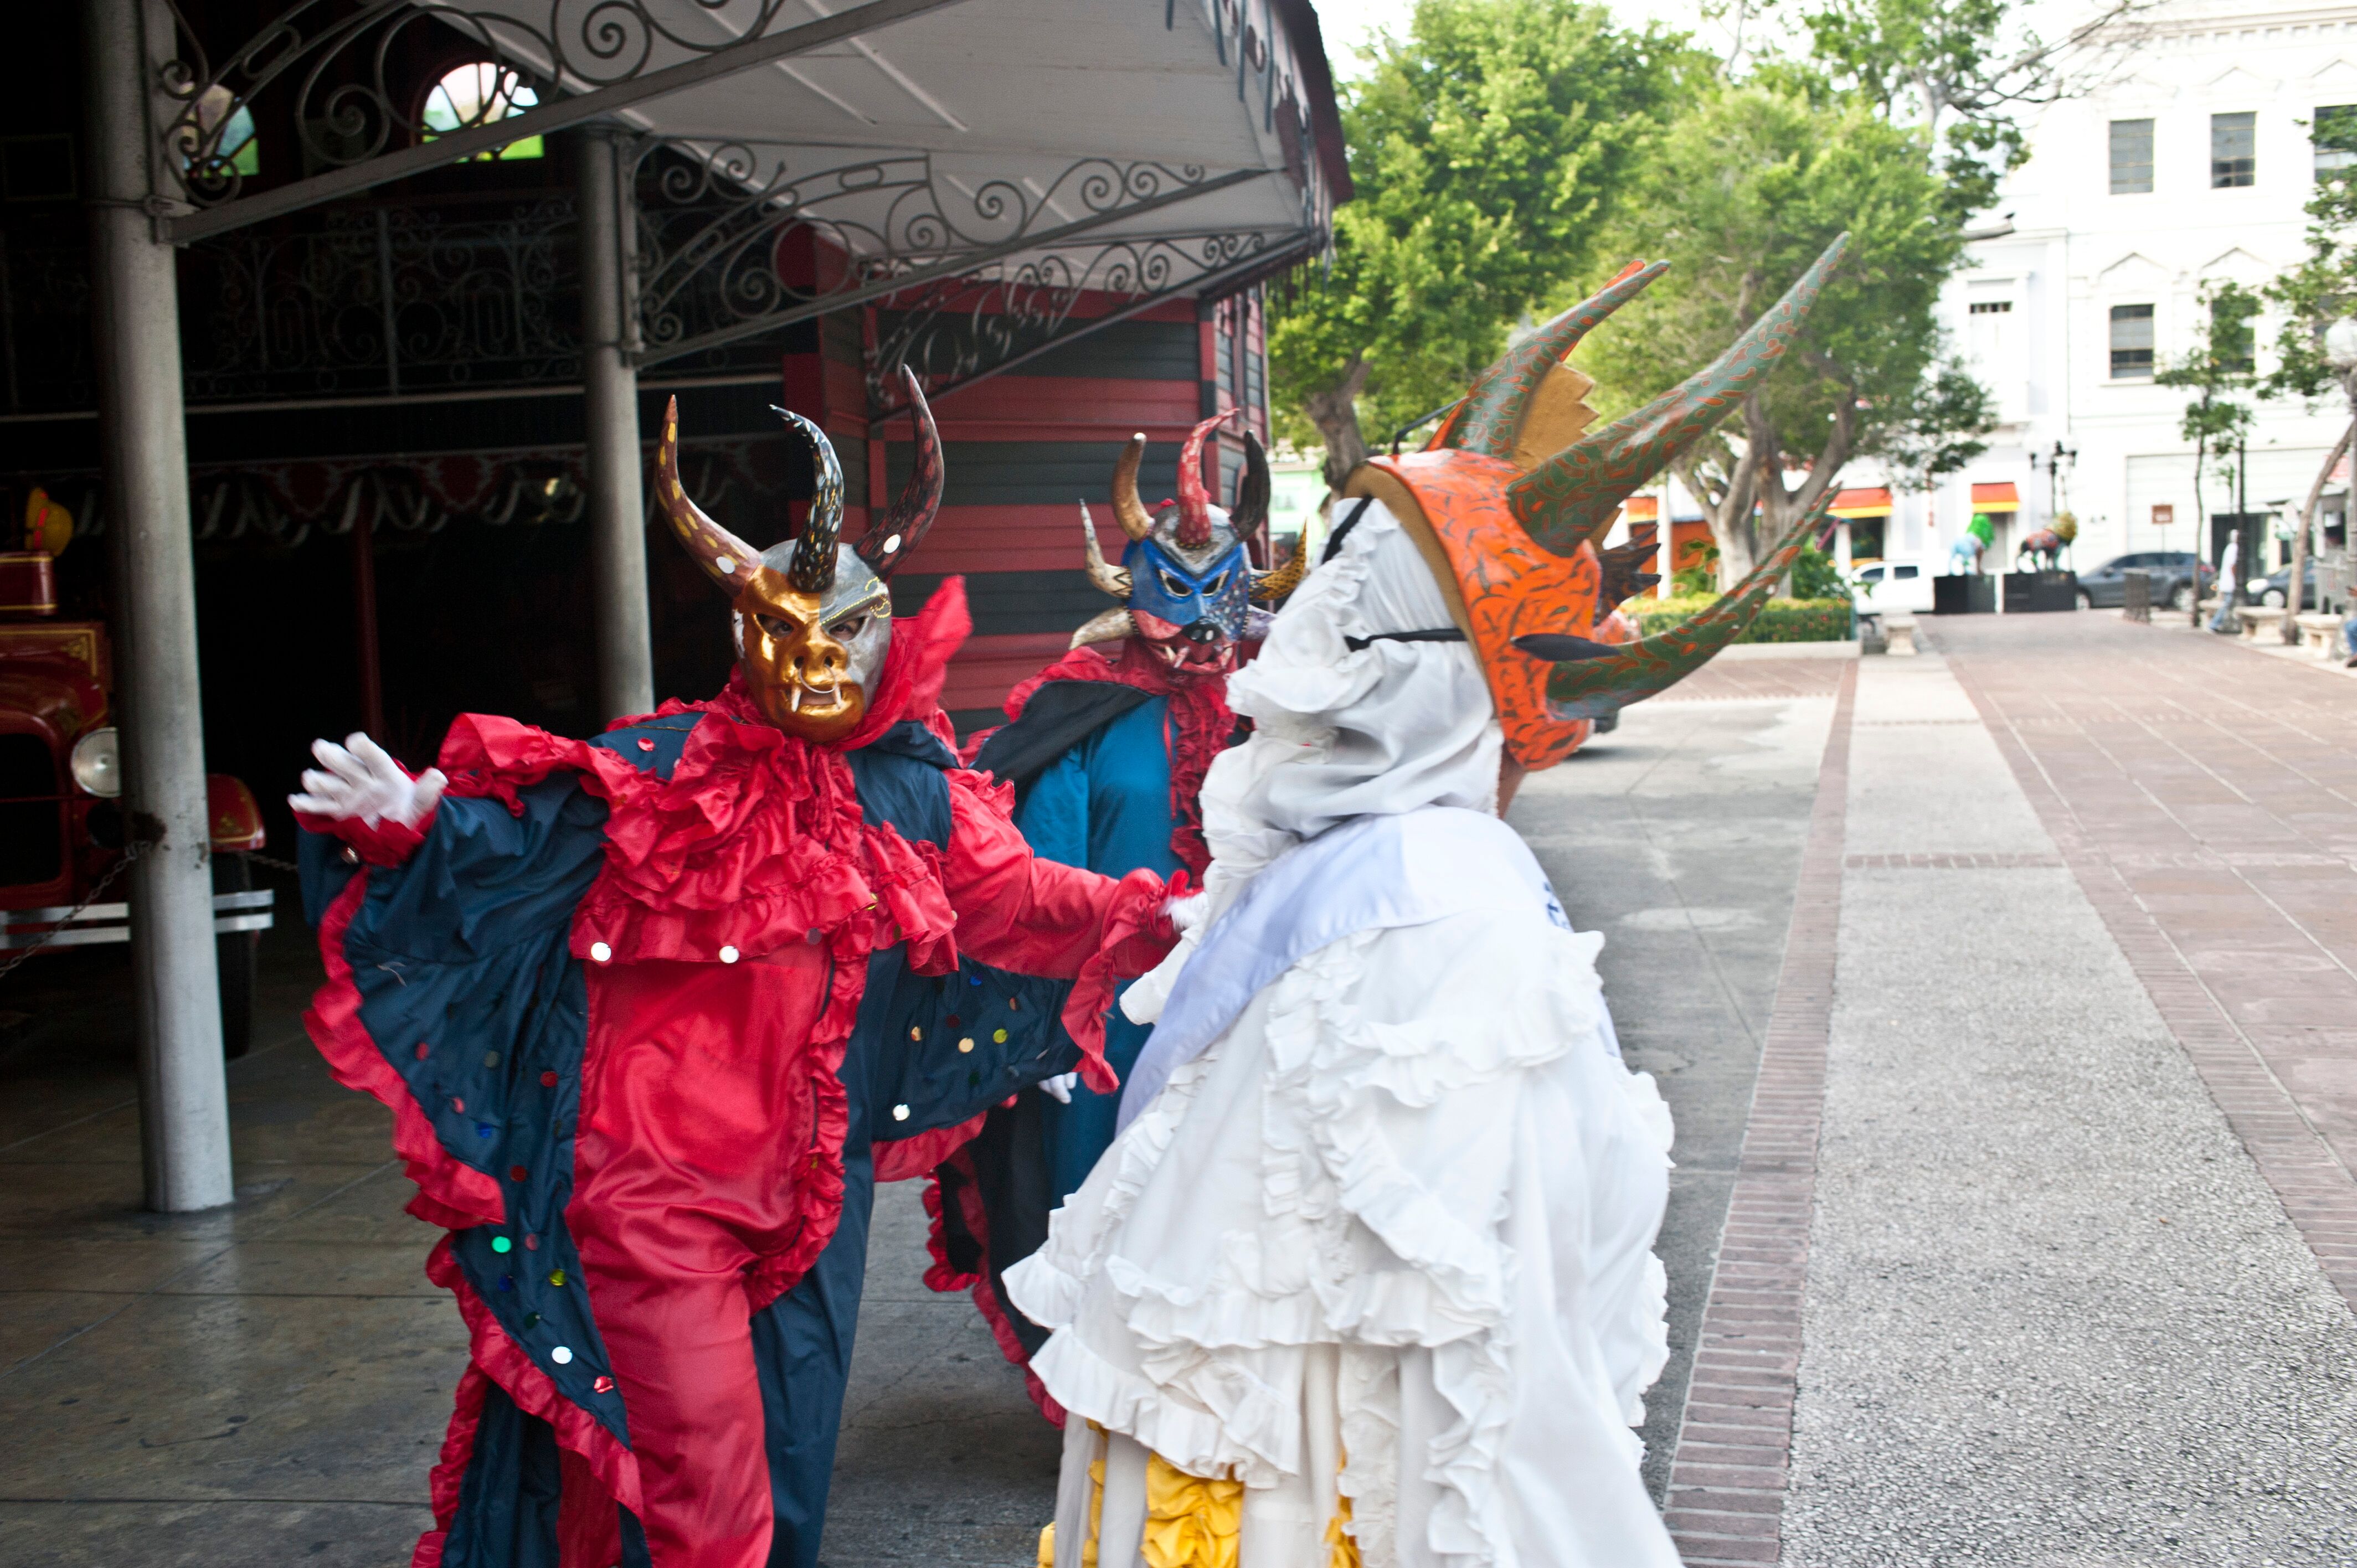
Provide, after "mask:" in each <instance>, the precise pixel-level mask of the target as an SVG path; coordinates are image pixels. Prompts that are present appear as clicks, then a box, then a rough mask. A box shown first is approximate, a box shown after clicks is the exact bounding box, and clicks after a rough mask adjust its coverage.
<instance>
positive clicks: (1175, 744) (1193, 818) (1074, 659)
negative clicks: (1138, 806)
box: [965, 638, 1236, 876]
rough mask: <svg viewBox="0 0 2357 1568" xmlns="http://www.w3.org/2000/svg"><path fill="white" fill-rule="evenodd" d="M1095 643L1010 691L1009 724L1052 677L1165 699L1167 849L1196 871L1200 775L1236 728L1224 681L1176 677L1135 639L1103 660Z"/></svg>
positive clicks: (974, 743)
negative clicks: (1167, 732)
mask: <svg viewBox="0 0 2357 1568" xmlns="http://www.w3.org/2000/svg"><path fill="white" fill-rule="evenodd" d="M1099 646H1100V645H1098V644H1095V643H1089V644H1085V645H1083V646H1082V647H1079V648H1075V649H1073V650H1071V652H1069V653H1067V654H1065V655H1064V656H1063V657H1062V658H1061V659H1059V660H1056V662H1054V663H1053V664H1050V665H1049V666H1048V667H1047V668H1046V669H1045V670H1042V671H1039V673H1038V674H1037V675H1034V676H1032V677H1031V679H1029V680H1028V681H1026V682H1023V683H1022V684H1020V685H1018V686H1017V687H1016V688H1015V690H1013V691H1012V692H1009V693H1006V703H1005V705H1004V711H1005V713H1006V718H1007V722H1008V723H1010V724H1011V723H1013V722H1014V721H1015V720H1017V719H1019V718H1021V717H1022V716H1023V709H1024V706H1025V704H1027V703H1029V702H1030V701H1031V697H1032V694H1033V693H1036V692H1038V691H1039V688H1040V687H1042V686H1044V685H1046V684H1048V683H1049V682H1051V681H1097V682H1110V683H1112V684H1114V685H1117V686H1132V687H1135V688H1136V689H1137V690H1139V691H1141V692H1151V693H1154V694H1155V695H1156V696H1157V697H1161V698H1164V699H1167V700H1168V703H1169V709H1168V711H1169V714H1170V730H1171V734H1170V819H1171V824H1172V825H1171V830H1170V853H1171V854H1175V855H1177V856H1178V857H1179V864H1180V865H1184V866H1185V867H1186V868H1187V869H1188V870H1189V871H1191V872H1193V873H1194V874H1195V875H1197V876H1200V875H1203V871H1204V868H1205V867H1207V866H1209V865H1211V846H1210V845H1208V844H1206V843H1204V842H1203V775H1204V774H1205V773H1207V772H1209V771H1210V770H1211V759H1212V758H1213V757H1217V756H1219V755H1220V753H1221V752H1222V750H1224V749H1225V748H1226V746H1227V744H1228V737H1229V736H1230V735H1232V734H1233V733H1234V730H1235V727H1236V720H1235V714H1233V713H1232V712H1230V711H1229V708H1228V683H1227V682H1226V681H1225V680H1224V679H1217V678H1214V679H1211V680H1203V679H1200V678H1199V679H1196V680H1191V681H1174V680H1172V679H1171V678H1170V676H1169V674H1168V672H1167V671H1166V670H1165V669H1164V667H1163V664H1162V661H1161V660H1158V659H1157V658H1155V657H1154V655H1153V654H1151V653H1149V652H1148V651H1146V649H1145V648H1144V647H1142V646H1140V645H1139V643H1138V640H1137V639H1135V638H1124V639H1122V642H1121V656H1120V657H1119V658H1118V659H1107V658H1106V657H1105V656H1104V655H1103V654H1102V653H1100V652H1098V651H1097V649H1098V647H1099ZM989 733H990V732H988V731H985V732H984V733H983V734H981V735H977V736H974V737H973V738H972V739H971V740H969V741H968V742H967V743H966V746H967V750H966V753H965V756H966V759H967V761H968V762H971V761H972V760H973V758H974V754H975V753H976V752H977V751H979V750H980V749H981V746H982V742H983V741H984V740H985V738H987V736H988V735H989Z"/></svg>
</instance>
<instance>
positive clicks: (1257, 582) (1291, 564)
mask: <svg viewBox="0 0 2357 1568" xmlns="http://www.w3.org/2000/svg"><path fill="white" fill-rule="evenodd" d="M1308 575H1309V552H1308V550H1306V549H1303V548H1300V547H1296V548H1295V550H1294V552H1293V559H1292V560H1290V561H1287V562H1286V564H1284V565H1282V566H1279V567H1277V568H1276V569H1275V571H1273V572H1254V574H1253V582H1252V596H1253V597H1254V598H1256V599H1258V600H1260V601H1261V602H1262V603H1263V604H1269V605H1281V604H1283V603H1284V602H1285V601H1286V596H1288V595H1289V594H1291V593H1292V592H1293V590H1294V589H1296V588H1297V587H1299V586H1301V580H1302V579H1303V578H1304V577H1307V576H1308Z"/></svg>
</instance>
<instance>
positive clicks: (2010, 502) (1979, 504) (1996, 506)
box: [1973, 479, 2021, 511]
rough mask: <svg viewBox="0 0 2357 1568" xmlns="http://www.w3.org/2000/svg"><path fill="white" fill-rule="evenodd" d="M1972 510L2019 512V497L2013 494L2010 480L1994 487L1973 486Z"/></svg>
mask: <svg viewBox="0 0 2357 1568" xmlns="http://www.w3.org/2000/svg"><path fill="white" fill-rule="evenodd" d="M1973 510H1975V511H2019V510H2021V497H2020V496H2019V495H2018V494H2017V493H2016V492H2015V490H2014V488H2013V482H2012V481H2011V480H2010V479H2008V480H2006V481H2004V482H2003V483H2000V484H1995V485H1975V486H1974V487H1973Z"/></svg>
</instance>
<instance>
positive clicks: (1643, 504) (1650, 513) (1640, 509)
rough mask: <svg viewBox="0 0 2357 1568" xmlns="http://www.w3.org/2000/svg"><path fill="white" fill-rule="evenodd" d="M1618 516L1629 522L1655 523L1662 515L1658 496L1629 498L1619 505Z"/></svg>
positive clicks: (1660, 500) (1660, 501)
mask: <svg viewBox="0 0 2357 1568" xmlns="http://www.w3.org/2000/svg"><path fill="white" fill-rule="evenodd" d="M1620 515H1621V516H1622V517H1623V518H1625V519H1626V520H1628V521H1631V522H1655V521H1660V519H1661V515H1662V499H1661V497H1659V496H1631V497H1630V498H1629V499H1627V500H1625V501H1623V502H1621V503H1620Z"/></svg>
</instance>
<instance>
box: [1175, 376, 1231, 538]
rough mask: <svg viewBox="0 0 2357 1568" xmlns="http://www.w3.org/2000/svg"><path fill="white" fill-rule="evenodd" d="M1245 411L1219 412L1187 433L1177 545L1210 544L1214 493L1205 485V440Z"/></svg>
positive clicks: (1181, 452) (1182, 453)
mask: <svg viewBox="0 0 2357 1568" xmlns="http://www.w3.org/2000/svg"><path fill="white" fill-rule="evenodd" d="M1240 413H1243V410H1242V409H1240V408H1232V409H1230V410H1228V412H1227V413H1216V414H1213V415H1212V416H1211V418H1209V419H1207V420H1204V421H1203V422H1202V423H1201V424H1198V425H1196V426H1195V428H1194V429H1192V430H1190V431H1189V432H1188V433H1187V445H1186V446H1182V447H1180V448H1179V543H1180V544H1182V545H1185V546H1186V547H1187V548H1188V549H1189V550H1200V549H1201V548H1202V547H1203V546H1204V545H1206V544H1209V543H1210V542H1211V489H1210V487H1208V486H1206V485H1205V484H1204V483H1203V438H1204V437H1205V436H1207V435H1211V432H1212V431H1213V430H1215V429H1217V428H1218V427H1219V426H1221V425H1222V424H1226V423H1227V422H1228V421H1230V420H1231V419H1233V418H1234V417H1235V416H1236V415H1238V414H1240Z"/></svg>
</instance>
